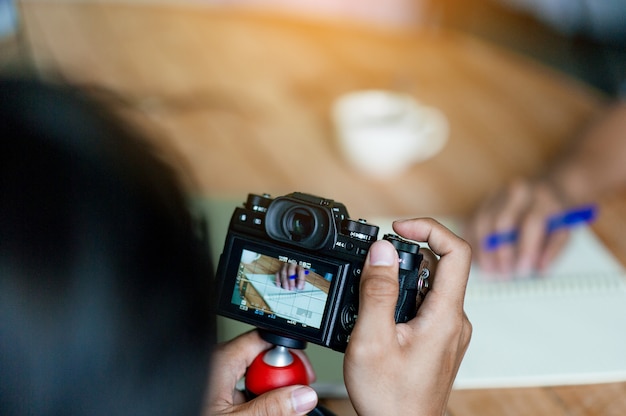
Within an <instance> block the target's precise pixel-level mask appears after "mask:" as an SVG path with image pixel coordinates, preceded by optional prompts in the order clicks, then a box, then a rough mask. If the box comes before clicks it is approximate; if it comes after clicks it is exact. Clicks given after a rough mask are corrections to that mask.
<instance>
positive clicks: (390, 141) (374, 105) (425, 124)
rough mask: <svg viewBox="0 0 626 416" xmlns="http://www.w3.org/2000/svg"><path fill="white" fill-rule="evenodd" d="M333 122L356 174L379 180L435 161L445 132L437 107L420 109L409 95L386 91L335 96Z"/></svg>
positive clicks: (369, 91)
mask: <svg viewBox="0 0 626 416" xmlns="http://www.w3.org/2000/svg"><path fill="white" fill-rule="evenodd" d="M332 118H333V122H334V125H335V130H336V136H337V139H338V142H339V147H340V149H341V151H342V153H343V155H344V157H345V159H346V160H347V161H348V162H349V163H350V164H351V165H352V166H353V167H354V168H356V169H357V170H359V171H360V172H363V173H366V174H368V175H370V176H375V177H380V178H388V177H392V176H395V175H398V174H400V173H402V172H403V171H405V170H406V169H407V168H409V167H410V166H411V165H413V164H415V163H418V162H421V161H424V160H426V159H429V158H431V157H433V156H434V155H436V154H437V153H439V151H441V149H442V148H443V146H444V145H445V143H446V141H447V138H448V132H449V126H448V121H447V119H446V117H445V115H444V114H443V113H442V112H441V111H439V110H438V109H436V108H433V107H428V106H425V105H421V104H420V103H419V102H417V101H416V100H415V99H414V98H413V97H412V96H410V95H409V94H405V93H400V92H393V91H385V90H364V91H356V92H352V93H348V94H346V95H343V96H341V97H339V98H338V99H337V100H336V101H335V103H334V105H333V109H332Z"/></svg>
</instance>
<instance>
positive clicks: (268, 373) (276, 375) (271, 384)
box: [246, 346, 309, 396]
mask: <svg viewBox="0 0 626 416" xmlns="http://www.w3.org/2000/svg"><path fill="white" fill-rule="evenodd" d="M295 384H309V380H308V375H307V371H306V367H305V366H304V363H303V362H302V360H301V359H300V357H298V356H297V355H295V354H293V353H292V352H290V351H289V350H288V349H287V348H285V347H282V346H276V347H274V348H272V349H271V350H268V351H265V352H263V353H261V354H259V355H258V356H257V357H256V358H255V359H254V361H253V362H252V364H251V365H250V367H248V372H247V373H246V390H247V391H248V393H249V394H253V395H255V396H259V395H261V394H263V393H266V392H268V391H270V390H274V389H276V388H279V387H284V386H292V385H295Z"/></svg>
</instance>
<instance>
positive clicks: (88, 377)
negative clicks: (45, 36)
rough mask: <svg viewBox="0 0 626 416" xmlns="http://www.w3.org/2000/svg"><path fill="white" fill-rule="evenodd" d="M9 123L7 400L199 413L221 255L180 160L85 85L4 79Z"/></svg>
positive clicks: (36, 410)
mask: <svg viewBox="0 0 626 416" xmlns="http://www.w3.org/2000/svg"><path fill="white" fill-rule="evenodd" d="M0 126H2V138H1V139H0V414H2V415H4V416H10V415H25V414H32V415H57V414H58V415H83V414H84V415H107V416H110V415H151V416H152V415H159V414H160V415H193V414H199V412H200V408H201V405H202V400H203V396H204V392H205V388H206V381H207V375H208V370H209V368H208V367H209V355H210V352H211V345H213V343H214V341H215V321H214V315H213V311H212V310H211V305H212V299H211V298H210V296H211V293H212V291H211V284H212V266H211V264H210V260H209V258H210V257H209V253H208V250H207V247H206V245H203V244H202V242H201V241H200V239H199V238H198V237H197V233H196V232H195V231H196V230H195V227H194V222H193V220H192V217H191V215H190V212H189V211H188V209H187V205H186V201H185V197H184V193H183V191H182V190H181V188H180V186H179V183H178V181H177V178H176V175H175V174H174V172H173V171H172V170H171V169H170V168H169V167H168V166H167V165H166V164H165V163H163V162H161V161H160V160H159V159H158V158H157V157H155V156H154V153H153V152H152V151H151V149H150V148H149V146H148V145H147V143H146V142H145V141H143V140H142V139H141V138H140V137H139V136H138V135H136V134H135V133H134V132H133V131H132V130H130V129H128V128H127V127H125V126H124V124H123V123H120V122H119V121H118V120H117V119H116V118H115V117H111V116H110V115H109V113H108V112H107V111H103V108H102V107H101V106H98V105H96V104H94V102H93V101H92V100H90V99H87V98H86V96H85V95H84V94H82V93H81V91H80V90H78V89H76V88H71V87H68V86H53V85H50V84H44V83H41V82H38V81H34V80H17V79H9V80H6V79H5V80H1V81H0Z"/></svg>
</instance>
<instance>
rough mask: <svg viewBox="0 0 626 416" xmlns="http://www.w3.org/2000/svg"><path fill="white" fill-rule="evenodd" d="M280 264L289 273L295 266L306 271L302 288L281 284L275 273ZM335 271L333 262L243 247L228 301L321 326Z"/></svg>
mask: <svg viewBox="0 0 626 416" xmlns="http://www.w3.org/2000/svg"><path fill="white" fill-rule="evenodd" d="M283 267H286V268H289V269H290V271H291V272H292V273H293V271H294V270H296V268H297V267H300V268H302V269H303V270H304V271H306V272H307V273H306V274H304V273H303V275H304V276H305V282H304V286H303V287H302V288H301V289H295V288H293V289H289V288H287V289H286V288H283V287H282V286H281V283H280V282H281V280H280V278H277V273H280V271H281V269H282V268H283ZM335 273H336V267H335V266H325V265H321V264H311V263H310V262H307V261H302V260H300V261H298V260H296V259H293V258H289V257H288V256H283V255H278V256H272V255H267V254H262V253H259V252H258V251H253V250H248V249H243V250H242V254H241V258H240V263H239V272H238V276H237V283H236V284H235V287H234V290H233V296H232V299H231V302H232V303H233V304H236V305H239V307H240V308H241V309H245V310H247V309H248V308H251V309H254V310H255V313H256V314H258V315H267V316H268V317H270V318H275V317H279V318H282V319H284V320H286V321H287V322H288V323H298V324H301V325H302V326H304V327H312V328H316V329H320V326H321V323H322V319H323V316H324V311H325V309H326V302H327V300H328V294H329V290H330V284H331V281H332V280H333V278H334V275H335Z"/></svg>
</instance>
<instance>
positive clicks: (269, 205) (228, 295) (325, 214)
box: [217, 192, 433, 352]
mask: <svg viewBox="0 0 626 416" xmlns="http://www.w3.org/2000/svg"><path fill="white" fill-rule="evenodd" d="M377 238H378V227H377V226H375V225H371V224H368V223H367V222H366V221H364V220H358V221H357V220H353V219H351V218H350V217H349V215H348V211H347V209H346V207H345V206H344V205H343V204H341V203H339V202H336V201H333V200H330V199H326V198H320V197H317V196H313V195H309V194H303V193H298V192H295V193H292V194H289V195H285V196H282V197H278V198H275V199H272V198H270V197H269V196H268V195H262V196H261V195H254V194H250V195H248V200H247V202H246V203H245V204H244V206H243V207H239V208H236V209H235V212H234V213H233V216H232V218H231V222H230V226H229V230H228V235H227V238H226V242H225V245H224V251H223V252H222V255H221V257H220V262H219V266H218V271H217V278H218V282H219V284H220V291H219V293H220V295H219V298H220V300H219V308H218V313H220V314H222V315H224V316H227V317H230V318H234V319H237V320H240V321H242V322H246V323H249V324H252V325H254V326H256V327H258V328H259V329H261V330H263V332H262V334H263V335H264V337H265V339H266V340H269V341H271V342H273V343H275V344H279V345H282V346H285V347H290V348H293V347H299V348H304V346H305V345H306V342H313V343H316V344H319V345H322V346H325V347H329V348H332V349H334V350H337V351H341V352H343V351H345V348H346V346H347V344H348V342H349V339H350V333H351V332H352V328H353V327H354V323H355V322H356V319H357V312H358V300H359V280H360V277H361V271H362V269H363V263H364V260H365V257H366V255H367V252H368V250H369V248H370V246H371V245H372V243H373V242H374V241H376V240H377ZM383 239H385V240H387V241H389V242H390V243H391V244H392V245H393V246H394V247H395V249H396V251H397V252H398V262H399V275H398V282H399V286H400V290H399V294H398V298H397V302H396V308H395V314H394V316H395V321H396V322H406V321H408V320H409V319H411V318H412V317H413V316H415V312H416V311H417V309H418V308H419V305H420V304H421V303H422V302H423V300H424V297H425V296H426V293H427V292H428V289H429V287H430V285H431V284H432V279H433V277H432V276H431V275H430V273H429V270H428V269H427V268H423V267H421V266H422V258H423V256H422V254H421V252H420V246H419V245H418V244H417V243H414V242H412V241H408V240H404V239H402V238H401V237H399V236H396V235H385V236H384V237H383ZM268 334H269V337H271V338H268Z"/></svg>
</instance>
